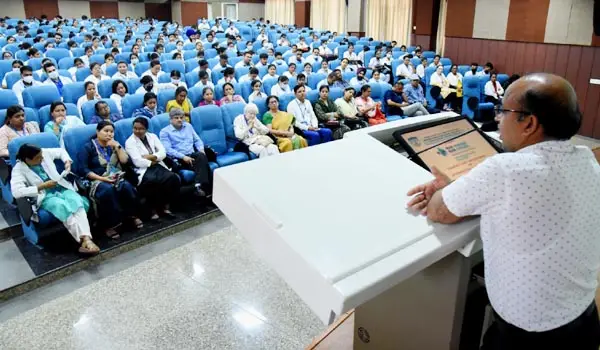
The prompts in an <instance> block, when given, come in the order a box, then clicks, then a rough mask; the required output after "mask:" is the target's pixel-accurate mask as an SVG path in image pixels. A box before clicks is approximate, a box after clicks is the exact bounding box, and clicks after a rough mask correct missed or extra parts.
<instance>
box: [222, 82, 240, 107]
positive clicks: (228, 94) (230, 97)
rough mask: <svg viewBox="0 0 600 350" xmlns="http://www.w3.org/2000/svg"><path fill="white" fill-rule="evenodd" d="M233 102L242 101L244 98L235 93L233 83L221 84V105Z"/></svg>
mask: <svg viewBox="0 0 600 350" xmlns="http://www.w3.org/2000/svg"><path fill="white" fill-rule="evenodd" d="M233 102H244V103H246V101H244V98H243V97H242V96H240V95H235V90H234V89H233V84H231V83H225V84H223V98H222V99H221V105H224V104H228V103H233Z"/></svg>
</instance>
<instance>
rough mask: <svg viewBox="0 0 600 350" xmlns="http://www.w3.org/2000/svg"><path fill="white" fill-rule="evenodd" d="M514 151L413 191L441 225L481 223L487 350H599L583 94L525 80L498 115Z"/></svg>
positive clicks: (596, 220)
mask: <svg viewBox="0 0 600 350" xmlns="http://www.w3.org/2000/svg"><path fill="white" fill-rule="evenodd" d="M496 120H498V121H499V123H500V125H499V132H500V137H501V139H502V142H503V146H504V148H505V150H506V151H507V152H506V153H502V154H497V155H494V156H492V157H489V158H488V159H486V160H485V161H483V162H482V163H481V164H479V165H478V166H476V167H475V168H473V169H472V170H471V171H470V172H468V173H467V174H466V175H463V176H462V177H460V178H458V179H457V180H456V181H454V182H452V183H450V181H449V180H448V178H447V177H446V176H445V175H444V174H441V173H439V171H437V170H435V169H433V174H434V176H435V180H433V181H431V182H429V183H426V184H424V185H421V186H417V187H415V188H413V189H412V190H411V191H409V193H408V195H411V196H414V197H413V198H412V199H411V201H410V202H409V203H408V206H409V207H411V208H413V209H415V210H419V211H421V213H422V214H423V215H427V217H428V218H429V219H430V220H432V221H435V222H440V223H446V224H452V223H456V222H458V221H460V220H461V219H462V218H465V217H468V216H473V215H480V216H481V227H480V231H481V239H482V242H483V251H484V260H485V282H486V289H487V294H488V297H489V300H490V304H491V306H492V307H493V309H494V320H495V321H494V323H493V324H492V326H491V327H490V328H489V329H488V331H487V332H486V334H485V337H484V341H483V347H482V349H486V350H487V349H580V350H584V349H594V350H597V349H598V347H599V345H600V322H599V320H598V312H597V309H596V304H595V303H594V296H595V291H596V288H597V285H598V283H597V276H598V270H599V269H600V232H599V228H600V215H598V214H599V213H598V209H597V208H599V207H600V165H598V162H597V161H596V159H595V158H594V154H593V153H592V152H591V151H590V150H589V149H588V148H585V147H579V146H574V145H573V144H571V142H570V141H569V139H570V138H571V137H572V136H573V135H575V134H576V133H577V131H578V130H579V127H580V125H581V114H580V112H579V108H578V105H577V97H576V95H575V91H574V89H573V87H572V86H571V85H570V84H569V83H568V82H567V81H566V80H565V79H563V78H561V77H558V76H555V75H551V74H532V75H528V76H525V77H523V78H521V79H519V80H517V81H516V82H515V83H514V84H512V85H511V86H510V88H509V89H508V90H507V91H506V95H505V99H504V102H503V105H502V106H498V108H497V109H496Z"/></svg>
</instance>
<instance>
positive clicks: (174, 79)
mask: <svg viewBox="0 0 600 350" xmlns="http://www.w3.org/2000/svg"><path fill="white" fill-rule="evenodd" d="M171 84H173V86H174V88H175V89H176V88H178V87H184V88H186V89H187V84H186V83H185V81H181V72H179V71H178V70H172V71H171ZM172 88H173V87H172Z"/></svg>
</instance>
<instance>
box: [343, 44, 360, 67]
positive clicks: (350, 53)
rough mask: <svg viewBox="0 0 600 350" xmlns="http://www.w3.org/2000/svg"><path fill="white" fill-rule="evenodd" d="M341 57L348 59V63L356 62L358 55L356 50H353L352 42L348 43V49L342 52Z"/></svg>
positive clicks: (354, 63)
mask: <svg viewBox="0 0 600 350" xmlns="http://www.w3.org/2000/svg"><path fill="white" fill-rule="evenodd" d="M342 58H347V59H348V61H350V64H352V65H356V64H357V61H358V55H357V54H356V52H354V45H353V44H349V45H348V50H346V52H344V55H343V56H342Z"/></svg>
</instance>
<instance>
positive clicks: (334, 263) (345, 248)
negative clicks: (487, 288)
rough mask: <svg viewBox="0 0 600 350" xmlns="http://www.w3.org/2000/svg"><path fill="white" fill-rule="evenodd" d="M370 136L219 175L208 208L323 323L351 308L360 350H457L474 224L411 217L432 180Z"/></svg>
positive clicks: (257, 162) (359, 135) (474, 247)
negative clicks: (414, 197) (416, 191)
mask: <svg viewBox="0 0 600 350" xmlns="http://www.w3.org/2000/svg"><path fill="white" fill-rule="evenodd" d="M448 116H454V114H449V115H448ZM438 117H440V116H438ZM441 117H444V116H441ZM408 122H410V123H413V122H414V120H410V119H409V120H407V123H408ZM388 124H392V123H388ZM402 125H403V124H402V123H398V122H396V123H395V124H394V125H390V128H396V129H397V128H398V127H400V126H402ZM368 129H369V128H367V129H364V130H362V131H361V132H360V133H357V134H355V135H352V136H351V137H347V138H344V139H343V140H339V141H335V142H330V143H327V144H323V145H319V146H315V147H310V148H306V149H302V150H298V151H294V152H290V153H286V154H281V155H278V156H273V157H269V158H265V159H259V160H255V161H252V162H246V163H242V164H238V165H235V166H230V167H225V168H219V169H218V170H217V171H216V172H215V179H214V194H213V200H214V202H215V203H216V204H217V205H218V206H219V208H220V209H221V211H222V212H223V213H224V214H225V215H226V216H227V217H228V218H229V220H231V222H232V223H233V224H234V225H235V226H236V227H237V228H238V229H239V231H240V232H241V233H242V235H243V236H245V237H246V239H247V240H248V241H249V243H250V245H251V246H252V247H253V248H254V249H255V250H256V252H257V254H258V255H259V256H260V257H261V258H263V259H264V260H266V261H267V262H268V263H269V264H270V266H271V267H272V268H273V269H274V270H275V271H277V273H278V274H279V275H280V276H281V277H282V278H283V279H284V280H285V281H286V282H287V283H288V284H289V285H290V286H291V288H293V289H294V291H295V292H296V293H297V294H298V295H299V296H300V297H301V298H302V299H303V300H304V302H306V303H307V304H308V305H309V307H310V308H311V309H312V310H313V311H314V312H315V313H316V314H317V315H318V316H319V317H320V318H321V320H322V321H323V322H324V323H326V324H330V323H332V322H333V321H334V320H335V319H336V318H337V317H338V316H340V315H341V314H342V313H344V312H346V311H348V310H351V309H353V308H355V309H356V311H355V332H354V333H355V339H354V348H355V349H377V350H382V349H418V350H424V349H427V350H429V349H431V350H441V349H457V348H458V341H459V335H460V326H461V322H462V312H463V307H464V301H465V296H466V289H467V284H468V281H469V277H470V268H471V264H472V262H471V261H470V258H469V257H471V256H473V255H474V254H475V253H477V252H478V250H479V246H478V245H476V244H473V243H472V242H473V241H474V240H476V238H477V236H478V230H479V219H473V220H468V221H465V222H462V223H460V224H457V225H440V224H432V223H430V222H428V221H427V219H426V218H424V217H422V216H417V215H414V214H413V213H411V212H409V211H407V209H406V202H407V200H408V197H407V196H406V192H407V191H408V189H409V188H410V187H412V186H414V185H416V184H420V183H423V182H426V181H428V180H430V179H431V178H432V176H431V174H430V173H429V172H427V171H426V170H424V169H422V168H421V167H419V166H418V165H416V164H414V163H413V162H411V161H410V160H408V159H406V158H405V157H404V156H402V155H401V154H400V153H398V152H396V151H394V150H392V149H391V148H390V147H388V146H386V145H385V144H383V143H382V142H380V141H378V140H377V139H376V138H374V137H373V136H371V135H370V134H369V133H368V132H365V131H367V130H368ZM380 129H381V128H378V129H377V130H379V131H381V130H380ZM465 246H467V248H465ZM461 248H462V250H461ZM459 250H460V252H459Z"/></svg>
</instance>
